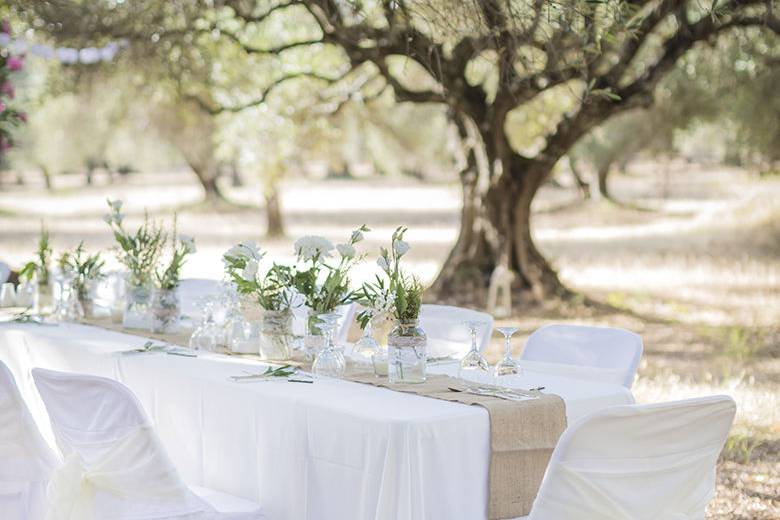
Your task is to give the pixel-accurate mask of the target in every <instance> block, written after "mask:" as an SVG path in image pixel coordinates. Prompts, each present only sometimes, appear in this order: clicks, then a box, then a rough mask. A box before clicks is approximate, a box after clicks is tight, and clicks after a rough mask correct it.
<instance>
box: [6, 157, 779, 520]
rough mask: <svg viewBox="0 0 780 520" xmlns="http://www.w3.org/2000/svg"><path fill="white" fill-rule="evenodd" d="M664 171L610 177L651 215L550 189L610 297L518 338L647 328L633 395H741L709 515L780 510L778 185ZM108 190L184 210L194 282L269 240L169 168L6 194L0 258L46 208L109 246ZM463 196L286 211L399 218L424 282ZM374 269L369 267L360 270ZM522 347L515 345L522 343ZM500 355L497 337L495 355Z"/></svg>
mask: <svg viewBox="0 0 780 520" xmlns="http://www.w3.org/2000/svg"><path fill="white" fill-rule="evenodd" d="M655 170H656V168H655V166H654V165H653V164H645V165H638V166H637V167H635V168H634V169H633V170H632V174H631V175H630V176H620V177H616V178H614V179H612V180H611V181H612V183H613V191H614V193H615V195H616V196H617V197H618V198H619V199H622V200H626V201H631V202H632V203H634V204H636V205H638V206H641V207H642V208H645V209H650V211H645V210H642V211H639V210H637V209H631V208H630V207H625V206H617V205H614V204H610V203H606V202H603V201H590V202H587V203H576V202H575V203H571V202H572V200H573V198H572V194H573V192H568V191H565V190H560V189H554V188H545V189H544V191H543V193H542V194H541V196H540V197H539V200H538V209H539V212H538V213H537V215H536V217H535V220H534V228H535V233H536V236H537V240H538V242H539V243H540V246H541V248H542V249H543V250H544V252H545V253H546V254H547V255H548V256H549V257H551V258H553V259H554V262H555V265H556V266H557V267H558V269H559V271H560V273H561V277H562V278H563V279H564V280H565V282H566V283H567V284H568V285H569V286H571V287H573V288H575V289H577V290H579V291H581V292H583V293H585V294H587V295H588V296H589V297H591V298H594V299H596V300H599V301H602V302H605V303H607V304H608V306H603V307H599V308H595V307H586V306H583V305H582V304H579V303H576V302H574V303H560V302H558V303H550V304H549V305H545V306H537V307H531V308H527V307H525V308H520V309H517V310H516V316H515V317H514V318H513V319H512V320H507V321H511V322H513V323H519V324H520V325H521V326H522V334H524V335H525V336H527V334H529V333H530V332H531V331H533V330H534V329H535V328H537V327H538V326H540V325H541V324H544V323H549V322H553V321H557V322H560V321H565V322H580V323H592V324H606V325H613V326H621V327H626V328H628V329H631V330H634V331H636V332H638V333H639V334H641V335H642V337H643V339H644V343H645V356H644V359H643V362H642V365H641V367H640V371H639V379H638V381H637V383H636V385H635V387H634V393H635V395H636V398H637V401H638V402H655V401H662V400H671V399H679V398H684V397H690V396H697V395H708V394H716V393H725V394H728V395H731V396H732V397H734V399H735V400H736V401H737V404H738V410H739V411H738V416H737V420H736V423H735V426H734V429H733V430H732V434H731V437H730V439H729V442H728V444H727V447H726V450H724V454H723V457H722V460H721V463H720V466H719V477H718V489H717V494H716V497H715V499H714V500H713V502H712V504H711V506H710V511H709V514H708V517H707V518H708V519H712V520H714V519H718V520H720V519H723V520H725V519H730V520H731V519H770V518H775V519H777V518H780V392H779V391H780V179H765V180H759V179H758V178H757V177H753V176H751V175H749V174H747V173H745V172H742V171H739V170H733V169H731V170H729V169H712V168H710V169H700V168H697V167H695V166H691V165H684V164H678V165H673V166H672V170H671V174H670V175H668V176H666V179H667V181H662V180H659V179H658V176H656V175H654V172H655ZM62 181H63V182H66V183H68V182H69V183H71V184H72V183H73V182H74V181H73V180H72V179H71V180H70V181H67V180H62ZM150 184H153V185H154V186H155V188H154V189H153V190H150V189H149V185H150ZM182 185H185V186H184V187H183V188H182ZM231 195H232V196H233V197H234V198H235V199H236V200H240V201H241V202H243V203H249V204H252V203H258V202H259V200H260V190H259V189H258V188H257V187H249V188H245V189H240V190H234V191H233V192H232V193H231ZM662 195H663V196H662ZM106 196H112V197H116V196H120V197H122V198H123V199H125V200H126V203H127V207H128V210H129V212H130V213H131V215H130V222H131V223H132V222H133V221H138V220H140V219H141V218H142V210H143V208H144V207H145V206H146V207H149V208H150V210H151V211H152V212H153V213H154V214H157V215H170V213H171V212H172V209H173V208H176V207H179V208H181V213H180V218H179V225H180V228H182V231H183V232H185V233H190V234H193V235H195V236H196V237H197V240H198V242H199V244H198V245H199V254H198V255H197V257H196V258H195V259H193V261H192V262H190V263H189V264H188V265H187V267H186V273H185V274H186V275H188V276H210V277H219V276H220V269H221V263H220V262H219V256H220V254H221V252H222V251H224V250H225V249H226V248H227V247H228V246H230V245H231V244H232V243H234V242H235V241H238V240H242V239H246V238H255V239H260V240H261V241H262V237H261V236H260V234H261V230H262V226H263V224H262V215H261V213H260V212H259V211H258V210H257V209H252V208H247V207H242V208H236V209H233V210H230V211H222V212H220V213H215V212H214V210H213V209H210V208H202V207H198V206H197V205H196V206H192V204H193V203H194V202H195V201H197V198H198V190H197V189H196V188H195V187H194V186H192V184H191V179H190V177H189V176H188V175H187V174H183V173H174V174H168V175H139V176H136V177H135V178H131V179H129V180H127V181H126V182H125V183H124V184H122V185H118V186H105V185H103V186H101V185H98V186H94V187H91V188H89V189H81V188H79V187H77V186H67V187H65V188H64V189H62V190H61V191H59V192H58V193H57V194H56V195H54V196H51V195H49V194H46V193H45V192H43V191H42V190H41V189H39V188H36V189H32V188H14V189H12V190H11V191H6V192H2V191H0V230H2V231H0V251H2V252H3V256H4V257H5V259H7V260H11V261H12V262H15V263H17V264H18V263H21V262H22V261H23V260H26V259H27V257H28V256H29V253H30V251H31V250H32V248H33V247H34V242H35V233H36V231H37V226H38V220H39V218H41V217H43V218H45V219H46V221H47V224H48V225H49V227H50V228H51V230H52V233H53V237H54V244H55V247H60V248H61V247H65V246H68V247H70V246H73V245H75V244H76V243H78V242H79V241H80V240H85V241H86V243H87V245H88V246H89V247H107V246H108V245H109V244H110V237H109V235H108V233H107V230H106V227H105V224H103V222H102V221H101V220H100V216H101V215H102V213H103V212H104V199H105V197H106ZM458 197H459V196H458V188H457V186H441V185H424V184H418V183H415V182H412V181H370V182H362V183H357V182H353V181H330V182H303V181H297V182H291V183H289V184H288V186H286V190H285V196H284V205H285V207H286V209H287V211H288V222H287V224H288V232H289V234H290V236H292V237H294V236H299V235H302V234H312V233H319V234H324V235H326V236H328V237H330V238H332V239H334V240H341V239H343V237H345V236H346V235H347V234H348V232H349V230H350V229H351V228H352V227H354V226H356V225H357V224H360V223H363V222H365V223H367V224H368V225H369V226H370V227H372V228H373V229H374V231H373V232H372V233H371V234H370V235H369V240H368V243H367V247H368V249H369V250H372V251H373V250H376V249H377V247H378V245H379V244H380V243H383V242H385V241H386V240H388V239H389V236H390V234H391V233H392V230H393V228H394V227H395V226H396V225H399V224H406V225H408V226H409V227H410V228H411V231H410V233H409V234H408V238H409V240H410V241H411V242H412V245H413V250H412V253H411V254H410V257H409V259H410V261H411V262H412V263H413V264H414V268H415V270H416V271H417V272H419V273H420V274H421V275H422V276H423V277H424V278H426V279H431V278H432V277H433V276H434V275H435V273H436V271H437V269H438V268H439V266H440V264H441V262H442V261H443V259H444V258H445V256H446V254H447V252H448V248H449V247H450V245H451V244H452V242H453V241H454V239H455V233H456V228H457V218H458V204H459V198H458ZM556 208H559V209H556ZM560 208H562V209H560ZM291 242H292V239H282V240H276V241H273V242H265V243H264V245H265V246H266V248H267V249H269V250H270V251H271V256H275V257H277V258H281V259H285V258H286V259H289V258H291V256H292V255H291V252H292V251H291ZM372 270H373V267H372V266H371V265H370V264H367V265H364V266H362V267H361V269H360V270H359V271H358V272H357V273H356V277H357V278H361V277H365V276H368V275H369V274H370V273H371V272H372ZM523 340H524V337H523V336H520V337H519V338H518V340H517V341H516V345H517V350H518V351H519V350H520V348H521V347H520V345H522V341H523ZM499 348H500V344H499V340H498V338H496V339H495V341H494V343H493V345H492V347H491V350H490V352H489V355H490V357H491V358H493V359H495V358H497V357H498V355H499Z"/></svg>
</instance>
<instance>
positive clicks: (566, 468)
mask: <svg viewBox="0 0 780 520" xmlns="http://www.w3.org/2000/svg"><path fill="white" fill-rule="evenodd" d="M735 412H736V406H735V404H734V401H733V400H732V399H731V398H730V397H727V396H713V397H705V398H699V399H688V400H684V401H676V402H671V403H661V404H651V405H628V406H614V407H611V408H607V409H605V410H603V411H600V412H596V413H594V414H591V415H589V416H587V417H584V418H582V419H581V420H579V421H577V422H575V423H574V424H572V425H570V426H569V428H568V429H567V430H566V431H565V432H564V434H563V435H562V436H561V438H560V440H559V441H558V445H557V446H556V448H555V451H554V452H553V455H552V458H551V459H550V465H549V466H548V468H547V473H546V474H545V476H544V481H543V482H542V486H541V488H540V489H539V494H538V496H537V497H536V500H535V501H534V505H533V508H532V509H531V513H530V515H529V516H528V519H529V520H551V519H565V518H576V519H577V520H703V519H704V510H705V508H706V506H707V504H708V503H709V501H710V499H711V498H712V495H713V493H714V489H715V463H716V462H717V459H718V456H719V454H720V452H721V450H722V449H723V445H724V443H725V442H726V436H727V435H728V432H729V428H730V427H731V423H732V421H733V420H734V414H735Z"/></svg>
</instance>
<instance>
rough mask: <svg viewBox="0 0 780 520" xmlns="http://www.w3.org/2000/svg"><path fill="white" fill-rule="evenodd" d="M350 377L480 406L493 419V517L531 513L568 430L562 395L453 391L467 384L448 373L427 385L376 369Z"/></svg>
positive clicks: (490, 511) (435, 376) (490, 507)
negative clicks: (516, 396)
mask: <svg viewBox="0 0 780 520" xmlns="http://www.w3.org/2000/svg"><path fill="white" fill-rule="evenodd" d="M346 379H349V380H351V381H355V382H358V383H366V384H370V385H374V386H382V387H385V388H390V389H392V390H396V391H399V392H409V393H413V394H417V395H422V396H425V397H432V398H435V399H443V400H445V401H456V402H459V403H464V404H469V405H478V406H481V407H483V408H485V409H486V410H487V412H488V415H489V417H490V474H489V497H488V518H490V520H499V519H505V518H517V517H519V516H526V515H527V514H528V513H529V512H530V510H531V505H532V504H533V501H534V498H536V494H537V492H538V491H539V486H540V484H541V483H542V477H544V472H545V470H546V469H547V464H548V462H549V461H550V456H551V455H552V452H553V449H555V444H556V443H557V442H558V438H559V437H560V436H561V434H562V433H563V430H565V429H566V407H565V404H564V402H563V399H561V398H560V397H559V396H557V395H554V394H541V393H539V394H538V398H536V399H528V400H524V401H520V402H517V401H509V400H506V399H500V398H497V397H491V396H482V395H474V394H469V393H466V392H453V391H451V390H450V387H458V386H461V387H462V386H463V382H462V381H459V380H457V379H454V378H451V377H449V376H445V375H439V374H433V375H430V374H429V375H428V379H427V381H426V382H425V383H421V384H405V385H400V384H390V383H388V382H387V380H386V379H383V378H377V377H375V376H374V374H373V373H371V374H369V373H354V374H348V375H347V377H346Z"/></svg>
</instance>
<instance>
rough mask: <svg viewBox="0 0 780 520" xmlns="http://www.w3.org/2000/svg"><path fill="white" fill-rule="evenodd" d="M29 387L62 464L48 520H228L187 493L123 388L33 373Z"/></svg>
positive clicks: (52, 488) (75, 377)
mask: <svg viewBox="0 0 780 520" xmlns="http://www.w3.org/2000/svg"><path fill="white" fill-rule="evenodd" d="M33 379H34V380H35V385H36V386H37V388H38V391H39V392H40V394H41V397H42V399H43V402H44V404H45V405H46V409H47V411H48V412H49V417H50V419H51V423H52V429H53V430H54V434H55V437H56V439H57V443H58V444H59V445H60V448H61V450H62V452H63V455H64V457H65V463H64V465H63V466H62V467H61V468H59V469H58V470H57V471H56V472H55V474H54V476H53V478H52V481H51V484H50V486H49V502H50V503H49V509H48V512H47V517H46V518H47V520H76V519H78V520H102V519H107V518H111V519H131V518H132V519H152V518H154V519H162V518H174V517H175V518H187V519H199V520H201V519H212V518H226V517H227V516H226V515H221V514H219V513H216V512H215V511H214V509H213V508H212V507H211V506H210V505H209V504H207V503H206V502H205V501H203V500H201V499H200V498H198V497H197V496H196V495H195V494H194V493H192V492H191V491H190V490H189V489H188V488H187V486H186V485H185V484H184V482H183V481H182V480H181V478H180V477H179V474H178V472H177V471H176V468H175V467H174V466H173V463H172V462H171V461H170V459H169V458H168V456H167V454H166V453H165V450H164V449H163V447H162V445H161V444H160V441H159V439H158V438H157V435H156V434H155V433H154V430H153V428H152V426H151V424H150V423H149V420H148V419H147V417H146V414H145V413H144V412H143V409H142V408H141V406H140V404H139V402H138V400H137V399H136V397H135V396H134V395H133V393H132V392H131V391H130V389H128V388H127V387H126V386H124V385H123V384H121V383H119V382H117V381H114V380H112V379H107V378H103V377H97V376H88V375H76V374H65V373H62V372H54V371H51V370H43V369H40V368H36V369H33Z"/></svg>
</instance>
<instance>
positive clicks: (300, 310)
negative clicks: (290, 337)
mask: <svg viewBox="0 0 780 520" xmlns="http://www.w3.org/2000/svg"><path fill="white" fill-rule="evenodd" d="M336 312H338V313H339V319H338V322H337V324H336V330H335V331H333V341H334V343H336V344H337V345H343V344H344V343H345V342H346V341H347V336H348V335H349V329H350V327H351V326H352V322H353V321H354V320H355V314H356V313H357V304H355V303H347V304H345V305H339V306H338V307H336ZM292 313H293V324H292V330H293V334H295V335H296V336H303V335H305V334H306V321H307V320H308V318H309V308H308V307H307V306H306V305H305V304H304V301H303V297H302V296H300V297H298V298H296V299H295V300H294V301H293V306H292Z"/></svg>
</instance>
